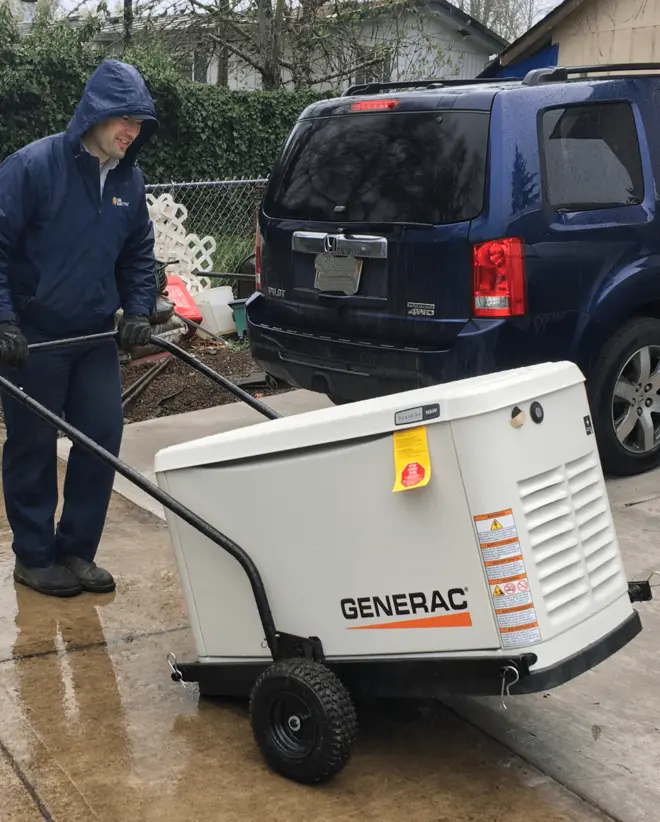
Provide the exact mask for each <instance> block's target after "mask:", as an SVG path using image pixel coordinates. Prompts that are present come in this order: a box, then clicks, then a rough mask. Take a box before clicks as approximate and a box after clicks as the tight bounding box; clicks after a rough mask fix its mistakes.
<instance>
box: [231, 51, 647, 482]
mask: <svg viewBox="0 0 660 822" xmlns="http://www.w3.org/2000/svg"><path fill="white" fill-rule="evenodd" d="M621 70H625V71H626V72H627V74H626V75H625V76H615V75H613V74H612V73H613V72H617V71H621ZM652 70H654V71H657V70H660V65H655V64H653V65H643V66H640V65H626V66H581V67H577V68H551V69H537V70H535V71H532V72H530V73H529V74H528V75H527V76H526V77H525V78H524V79H522V80H515V79H514V80H481V81H480V80H476V81H469V82H466V81H445V80H442V81H420V82H413V83H398V84H370V85H364V86H360V87H353V88H351V89H349V90H348V91H347V92H346V93H345V95H344V96H342V97H339V98H335V99H330V100H326V101H323V102H320V103H316V104H314V105H312V106H310V107H309V108H307V109H306V110H305V111H304V112H303V114H302V115H301V116H300V118H299V119H298V121H297V123H296V125H295V127H294V128H293V131H292V133H291V135H290V136H289V138H288V140H287V142H286V144H285V146H284V149H283V151H282V154H281V156H280V158H279V160H278V162H277V164H276V166H275V168H274V169H273V172H272V174H271V176H270V180H269V184H268V187H267V191H266V194H265V197H264V200H263V203H262V205H261V208H260V214H259V229H258V233H257V249H256V258H257V260H256V262H257V288H258V292H257V293H256V294H255V295H254V296H253V297H252V298H251V299H250V301H249V303H248V306H247V317H248V330H249V339H250V345H251V349H252V353H253V356H254V358H255V359H256V360H257V362H259V363H260V364H261V366H262V367H263V368H264V369H265V370H266V371H267V372H268V373H270V374H272V375H273V376H274V377H276V378H278V379H280V380H283V381H285V382H287V383H289V384H291V385H293V386H298V387H301V388H307V389H311V390H313V391H317V392H322V393H325V394H327V395H328V396H329V397H330V398H331V399H332V400H333V401H334V402H349V401H352V400H359V399H365V398H368V397H373V396H377V395H382V394H386V393H393V392H398V391H403V390H407V389H412V388H418V387H421V386H426V385H430V384H434V383H439V382H447V381H450V380H456V379H461V378H464V377H470V376H475V375H479V374H485V373H488V372H492V371H500V370H504V369H509V368H514V367H518V366H524V365H530V364H534V363H539V362H544V361H549V360H555V361H556V360H571V361H573V362H575V363H577V364H578V365H579V366H580V368H581V369H582V371H583V373H584V374H585V375H586V377H587V386H588V391H589V398H590V403H591V408H592V414H593V422H594V428H595V432H596V435H597V437H598V443H599V449H600V453H601V458H602V461H603V464H604V467H605V469H606V471H608V472H610V473H614V474H634V473H638V472H641V471H645V470H648V469H649V468H651V467H653V466H656V465H658V464H660V394H659V392H660V217H659V216H658V200H659V197H660V195H659V194H658V186H657V184H656V181H659V182H660V148H659V146H660V119H659V118H660V76H658V75H654V74H653V73H652ZM598 73H601V74H600V76H599V74H598ZM587 74H589V75H592V76H588V77H587V76H585V75H587ZM594 75H595V76H594Z"/></svg>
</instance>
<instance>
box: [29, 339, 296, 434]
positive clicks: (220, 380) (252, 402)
mask: <svg viewBox="0 0 660 822" xmlns="http://www.w3.org/2000/svg"><path fill="white" fill-rule="evenodd" d="M207 333H208V332H207ZM116 337H117V332H116V331H108V332H105V333H103V334H90V335H89V336H87V337H68V338H67V339H64V340H49V341H47V342H41V343H32V345H29V346H28V349H29V350H30V351H34V350H40V351H50V350H51V349H53V348H66V347H67V346H72V345H85V344H89V343H92V342H101V341H103V340H114V339H115V338H116ZM148 344H149V345H153V346H155V347H156V348H160V349H161V351H167V352H168V353H170V354H173V355H174V356H175V357H177V358H178V359H180V360H181V361H182V362H185V363H186V365H189V366H190V367H191V368H194V369H195V371H199V372H200V374H204V376H206V377H208V378H209V379H210V380H212V381H213V382H214V383H215V384H216V385H219V386H220V387H221V388H224V389H225V391H229V393H230V394H233V395H234V396H235V397H236V398H237V399H239V400H242V401H243V402H244V403H245V404H246V405H249V406H250V408H253V409H254V410H255V411H258V412H259V413H260V414H263V416H264V417H266V418H267V419H269V420H278V419H280V417H281V414H278V413H277V411H274V410H273V409H272V408H271V407H270V406H269V405H266V403H264V402H260V401H259V400H257V399H255V397H253V396H252V394H248V392H247V391H244V390H243V389H242V388H239V386H238V385H234V383H233V382H231V380H228V379H227V378H226V377H223V376H222V374H218V372H217V371H214V370H213V369H212V368H209V367H208V365H205V364H204V363H203V362H200V361H199V360H198V359H197V357H195V356H194V355H193V354H190V353H189V352H188V351H186V350H185V349H184V348H180V347H179V346H178V345H175V344H174V343H172V342H170V341H169V340H164V339H161V337H156V336H154V335H152V337H151V340H150V342H149V343H148Z"/></svg>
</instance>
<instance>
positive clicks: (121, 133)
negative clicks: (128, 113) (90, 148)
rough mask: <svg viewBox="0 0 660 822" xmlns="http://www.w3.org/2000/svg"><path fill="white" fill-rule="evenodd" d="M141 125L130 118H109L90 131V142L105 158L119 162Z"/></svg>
mask: <svg viewBox="0 0 660 822" xmlns="http://www.w3.org/2000/svg"><path fill="white" fill-rule="evenodd" d="M141 127H142V123H141V122H140V121H139V120H134V119H133V118H132V117H111V118H110V119H109V120H104V121H103V122H102V123H99V124H98V125H97V126H96V127H95V128H94V129H93V130H92V135H91V136H92V140H93V141H94V142H95V143H96V145H97V147H98V148H99V149H100V150H101V151H102V152H103V154H105V155H106V156H107V157H111V158H112V159H113V160H121V159H123V157H124V156H125V154H126V151H127V150H128V147H129V146H130V145H131V143H132V142H133V140H135V138H136V137H137V136H138V135H139V133H140V129H141Z"/></svg>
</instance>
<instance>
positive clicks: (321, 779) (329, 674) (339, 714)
mask: <svg viewBox="0 0 660 822" xmlns="http://www.w3.org/2000/svg"><path fill="white" fill-rule="evenodd" d="M281 677H286V678H289V679H291V678H292V679H296V680H298V682H300V683H302V684H304V685H305V686H306V687H307V688H309V689H310V690H312V691H313V692H314V694H315V695H316V696H317V698H318V699H319V700H320V702H321V703H322V705H323V708H324V712H325V715H326V723H327V726H326V727H327V732H328V734H329V736H330V738H331V740H332V749H331V752H330V755H329V756H327V757H326V759H325V762H324V767H323V768H322V769H321V770H319V771H316V772H314V773H313V774H308V775H303V774H295V775H292V774H291V773H288V772H285V771H283V769H282V766H281V762H280V761H278V760H277V758H276V757H275V756H273V755H272V752H271V750H270V749H269V748H267V747H264V746H262V745H261V744H260V740H259V738H258V735H257V732H256V730H255V726H254V704H255V699H258V698H259V696H258V695H259V692H260V690H261V689H262V688H263V686H264V684H265V683H268V682H270V681H271V680H274V679H277V678H281ZM250 722H251V724H252V728H253V731H255V738H256V741H257V744H258V745H259V748H260V749H261V752H262V754H263V756H264V758H265V759H266V761H267V762H268V764H269V765H270V767H271V768H273V770H275V771H277V772H278V773H281V774H282V775H283V776H287V777H289V778H293V779H295V780H296V781H298V782H302V783H304V784H308V785H320V784H322V783H325V782H328V781H330V780H331V779H332V778H333V777H334V776H336V775H337V774H338V773H339V772H340V771H341V770H342V768H343V767H344V766H345V765H346V762H347V761H348V759H349V757H350V755H351V752H352V749H353V746H354V744H355V739H356V737H357V730H358V723H357V714H356V711H355V706H354V705H353V700H352V699H351V696H350V694H349V692H348V690H347V689H346V687H345V685H344V684H343V683H342V681H341V680H340V679H339V677H338V676H337V675H336V674H335V673H334V672H333V671H331V670H330V669H329V668H327V667H326V666H325V665H323V664H321V663H320V662H313V661H311V660H306V659H285V660H281V661H279V662H275V663H274V664H273V665H271V666H270V667H268V668H267V669H266V670H265V671H264V672H263V673H262V674H261V676H260V677H259V678H258V679H257V681H256V682H255V684H254V687H253V689H252V696H251V699H250Z"/></svg>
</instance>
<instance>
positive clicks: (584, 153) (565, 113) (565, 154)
mask: <svg viewBox="0 0 660 822" xmlns="http://www.w3.org/2000/svg"><path fill="white" fill-rule="evenodd" d="M541 129H542V145H543V161H544V178H545V179H544V182H545V195H546V198H547V200H548V202H549V203H550V205H551V206H552V207H553V208H555V209H557V210H558V211H582V210H587V209H598V208H614V207H617V206H627V205H636V204H639V203H641V202H642V200H643V199H644V179H643V174H642V160H641V156H640V151H639V142H638V140H637V129H636V127H635V119H634V116H633V111H632V108H631V106H630V105H629V104H628V103H604V104H588V105H580V106H567V107H565V108H555V109H550V110H548V111H545V112H544V113H543V117H542V125H541Z"/></svg>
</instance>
